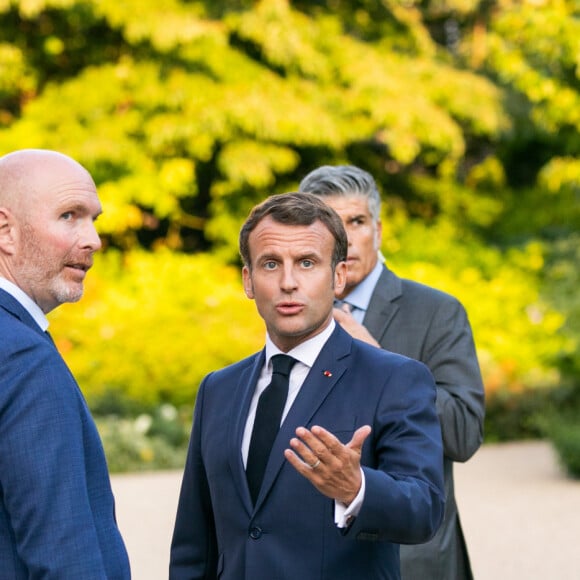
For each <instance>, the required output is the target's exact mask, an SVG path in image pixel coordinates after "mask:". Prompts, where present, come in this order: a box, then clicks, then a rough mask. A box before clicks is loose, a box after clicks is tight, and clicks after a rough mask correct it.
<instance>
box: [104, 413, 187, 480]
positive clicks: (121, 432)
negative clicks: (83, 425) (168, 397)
mask: <svg viewBox="0 0 580 580" xmlns="http://www.w3.org/2000/svg"><path fill="white" fill-rule="evenodd" d="M96 422H97V428H98V429H99V433H100V435H101V439H102V441H103V446H104V448H105V453H106V455H107V463H108V466H109V470H110V471H111V472H113V473H117V472H126V471H144V470H154V469H182V468H183V465H184V463H185V455H186V453H187V444H188V439H189V426H190V424H191V416H190V415H187V420H186V419H185V416H181V415H180V414H179V413H178V411H177V409H175V407H172V406H171V405H167V404H165V405H162V406H161V407H158V408H156V409H154V411H153V412H152V413H151V414H141V415H139V416H137V417H135V418H129V417H124V418H121V417H118V416H115V415H109V416H104V417H98V418H97V421H96Z"/></svg>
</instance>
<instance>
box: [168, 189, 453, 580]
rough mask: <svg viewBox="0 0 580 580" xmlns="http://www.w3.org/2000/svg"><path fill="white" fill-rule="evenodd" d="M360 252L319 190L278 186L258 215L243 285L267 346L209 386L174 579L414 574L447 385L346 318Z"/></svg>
mask: <svg viewBox="0 0 580 580" xmlns="http://www.w3.org/2000/svg"><path fill="white" fill-rule="evenodd" d="M346 247H347V240H346V233H345V231H344V227H343V225H342V222H341V220H340V218H339V217H338V215H337V214H336V213H335V212H334V211H333V210H332V209H330V208H329V207H328V206H326V204H325V203H324V202H323V201H321V200H319V199H318V198H317V197H316V196H313V195H311V194H300V193H292V194H282V195H277V196H272V197H271V198H269V199H268V200H266V201H265V202H264V203H263V204H261V205H259V206H257V207H256V208H254V210H253V212H252V213H251V215H250V217H249V218H248V220H247V221H246V223H245V224H244V226H243V228H242V232H241V234H240V253H241V254H242V258H243V260H244V267H243V270H242V274H243V280H244V289H245V292H246V294H247V296H248V297H249V298H251V299H253V300H255V302H256V306H257V308H258V311H259V313H260V315H261V316H262V318H263V319H264V321H265V323H266V329H267V336H266V346H265V349H264V350H262V351H260V352H258V353H256V354H255V355H253V356H251V357H249V358H247V359H245V360H243V361H241V362H238V363H236V364H233V365H231V366H229V367H226V368H225V369H222V370H220V371H217V372H214V373H212V374H210V375H208V376H207V377H206V378H205V379H204V381H203V383H202V385H201V386H200V389H199V392H198V396H197V400H196V405H195V415H194V423H193V429H192V434H191V441H190V448H189V454H188V457H187V462H186V467H185V472H184V477H183V483H182V488H181V494H180V499H179V505H178V511H177V518H176V523H175V530H174V535H173V541H172V547H171V560H170V579H171V580H194V579H199V580H201V579H206V580H207V579H217V578H219V579H220V580H352V579H353V578H356V579H359V578H360V579H364V580H399V578H400V561H399V544H400V543H403V542H405V543H417V542H423V541H425V540H427V539H429V538H430V537H432V536H433V534H434V533H435V532H436V530H437V528H438V526H439V524H440V522H441V519H442V516H443V510H444V499H443V498H444V491H443V451H442V442H441V432H440V428H439V423H438V420H437V415H436V411H435V384H434V380H433V377H432V375H431V374H430V372H429V371H428V369H427V368H426V367H425V366H424V365H422V364H421V363H419V362H416V361H413V360H411V359H408V358H406V357H403V356H401V355H396V354H392V353H388V352H386V351H383V350H381V349H377V348H375V347H371V346H369V345H367V344H365V343H363V342H361V341H358V340H355V339H353V338H352V337H351V336H350V335H349V334H348V333H346V332H345V331H344V330H342V329H341V328H340V327H339V326H338V325H337V324H335V322H334V320H333V318H332V309H333V300H334V292H335V289H340V288H342V287H343V286H344V283H345V279H346V263H345V259H346ZM280 354H285V355H288V356H290V357H292V358H293V359H294V360H295V363H294V366H293V367H292V370H291V371H290V375H289V384H288V391H287V399H286V402H285V406H284V410H283V412H282V416H281V424H280V425H279V430H278V432H277V435H276V436H275V439H274V442H273V445H272V447H271V451H270V454H269V457H268V459H267V463H266V467H265V472H264V475H263V479H262V481H261V486H259V491H258V492H257V494H254V497H255V499H252V498H253V496H252V494H251V491H250V489H251V486H250V485H249V483H250V481H252V482H253V477H252V478H250V477H249V473H248V472H249V471H250V470H249V465H250V461H249V457H250V455H251V453H252V447H253V445H254V438H255V437H256V433H255V429H256V425H261V424H262V423H261V422H259V421H258V419H257V417H258V413H259V410H260V407H261V398H262V396H263V393H266V392H267V391H268V389H269V388H270V387H269V386H268V383H269V382H270V377H271V375H272V372H273V371H272V363H271V361H272V358H273V357H274V356H277V355H280ZM258 435H259V434H258ZM256 438H257V437H256Z"/></svg>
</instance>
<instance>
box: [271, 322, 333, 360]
mask: <svg viewBox="0 0 580 580" xmlns="http://www.w3.org/2000/svg"><path fill="white" fill-rule="evenodd" d="M335 326H336V323H335V322H334V319H331V320H330V323H329V324H328V326H327V327H326V328H325V329H324V330H323V331H322V332H319V333H318V334H317V335H316V336H313V337H312V338H309V339H308V340H305V341H304V342H302V343H300V344H299V345H298V346H295V347H294V348H293V349H292V350H290V351H288V352H286V353H284V352H282V351H281V350H280V349H279V348H278V347H277V346H276V345H275V344H274V343H273V342H272V340H271V339H270V336H269V335H268V334H266V366H268V365H269V364H270V359H271V358H272V357H273V356H274V355H275V354H287V355H289V356H291V357H293V358H295V359H296V360H297V361H299V362H301V363H303V364H305V365H306V366H307V367H308V368H311V367H312V366H313V365H314V362H315V361H316V358H317V357H318V355H319V354H320V351H321V350H322V347H323V346H324V345H325V344H326V341H327V340H328V339H329V338H330V335H331V334H332V332H333V331H334V328H335Z"/></svg>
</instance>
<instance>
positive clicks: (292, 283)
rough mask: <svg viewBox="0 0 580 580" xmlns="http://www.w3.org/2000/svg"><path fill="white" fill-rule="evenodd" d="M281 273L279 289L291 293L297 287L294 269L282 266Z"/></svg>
mask: <svg viewBox="0 0 580 580" xmlns="http://www.w3.org/2000/svg"><path fill="white" fill-rule="evenodd" d="M281 272H282V274H281V280H280V288H281V289H282V290H283V291H284V292H292V291H293V290H295V289H296V287H297V283H296V276H295V275H294V269H293V268H292V267H291V266H284V267H283V268H282V269H281Z"/></svg>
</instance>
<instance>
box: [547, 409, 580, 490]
mask: <svg viewBox="0 0 580 580" xmlns="http://www.w3.org/2000/svg"><path fill="white" fill-rule="evenodd" d="M548 435H549V438H550V439H551V441H552V444H553V445H554V448H555V450H556V453H557V454H558V458H559V460H560V463H561V464H562V466H563V467H564V469H565V470H566V471H567V472H568V474H569V475H570V476H571V477H574V478H577V479H580V424H579V423H578V421H573V420H572V419H567V418H566V419H564V418H562V417H559V418H558V419H554V421H553V422H552V423H551V424H550V427H549V431H548Z"/></svg>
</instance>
